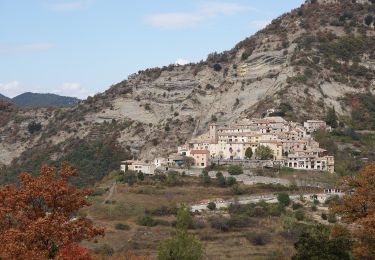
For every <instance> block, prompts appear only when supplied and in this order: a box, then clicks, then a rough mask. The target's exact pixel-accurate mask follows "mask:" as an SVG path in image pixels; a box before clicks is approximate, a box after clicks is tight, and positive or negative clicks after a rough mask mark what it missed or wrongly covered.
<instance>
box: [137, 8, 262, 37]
mask: <svg viewBox="0 0 375 260" xmlns="http://www.w3.org/2000/svg"><path fill="white" fill-rule="evenodd" d="M250 10H255V9H254V8H252V7H250V6H244V5H240V4H235V3H207V4H205V5H201V6H200V7H199V8H198V9H197V10H195V11H192V12H176V13H161V14H154V15H149V16H146V17H145V19H144V20H145V22H146V23H147V24H149V25H151V26H153V27H156V28H160V29H166V30H168V29H172V30H173V29H184V28H188V27H193V26H196V25H198V24H199V23H201V22H203V21H204V20H207V19H210V18H213V17H216V16H219V15H235V14H237V13H240V12H245V11H250Z"/></svg>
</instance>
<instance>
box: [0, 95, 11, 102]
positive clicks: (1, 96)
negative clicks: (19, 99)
mask: <svg viewBox="0 0 375 260" xmlns="http://www.w3.org/2000/svg"><path fill="white" fill-rule="evenodd" d="M0 99H2V100H6V101H10V98H8V97H6V96H4V95H2V94H0Z"/></svg>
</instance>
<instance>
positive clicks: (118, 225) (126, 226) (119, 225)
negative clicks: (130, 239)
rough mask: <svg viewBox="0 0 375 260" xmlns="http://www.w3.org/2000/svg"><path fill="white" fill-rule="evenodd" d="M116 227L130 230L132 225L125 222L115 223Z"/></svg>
mask: <svg viewBox="0 0 375 260" xmlns="http://www.w3.org/2000/svg"><path fill="white" fill-rule="evenodd" d="M115 229H117V230H129V229H130V227H129V225H127V224H124V223H117V224H116V225H115Z"/></svg>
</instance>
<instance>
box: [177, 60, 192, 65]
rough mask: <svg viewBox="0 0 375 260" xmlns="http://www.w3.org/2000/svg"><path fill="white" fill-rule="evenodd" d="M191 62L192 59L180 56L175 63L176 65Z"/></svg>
mask: <svg viewBox="0 0 375 260" xmlns="http://www.w3.org/2000/svg"><path fill="white" fill-rule="evenodd" d="M189 63H190V61H188V60H186V59H182V58H178V59H177V60H176V62H175V63H174V64H175V65H186V64H189Z"/></svg>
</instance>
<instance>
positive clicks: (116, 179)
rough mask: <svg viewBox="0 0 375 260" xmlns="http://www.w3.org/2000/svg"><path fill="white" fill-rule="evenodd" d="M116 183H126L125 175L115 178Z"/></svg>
mask: <svg viewBox="0 0 375 260" xmlns="http://www.w3.org/2000/svg"><path fill="white" fill-rule="evenodd" d="M115 181H116V182H123V181H124V174H120V175H117V176H116V177H115Z"/></svg>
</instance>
